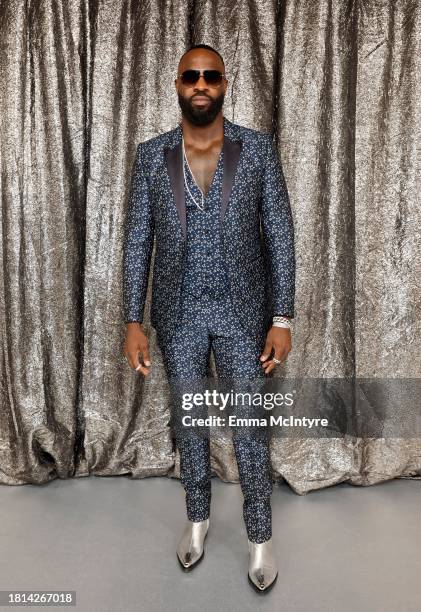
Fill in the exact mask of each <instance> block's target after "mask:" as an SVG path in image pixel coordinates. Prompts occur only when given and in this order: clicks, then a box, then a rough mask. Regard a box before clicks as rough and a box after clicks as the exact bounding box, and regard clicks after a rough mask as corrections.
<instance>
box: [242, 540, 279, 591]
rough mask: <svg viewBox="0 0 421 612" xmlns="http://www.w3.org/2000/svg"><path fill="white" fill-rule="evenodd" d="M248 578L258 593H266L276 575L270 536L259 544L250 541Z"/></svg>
mask: <svg viewBox="0 0 421 612" xmlns="http://www.w3.org/2000/svg"><path fill="white" fill-rule="evenodd" d="M248 547H249V570H248V579H249V581H250V583H251V585H252V586H253V587H254V588H255V589H256V590H257V591H259V593H267V591H269V589H270V588H271V587H272V586H273V585H274V584H275V580H276V578H277V577H278V570H277V567H276V559H275V555H274V552H273V546H272V538H270V540H267V541H266V542H262V543H261V544H257V543H256V542H250V540H248Z"/></svg>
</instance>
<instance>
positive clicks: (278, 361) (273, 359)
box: [272, 357, 282, 363]
mask: <svg viewBox="0 0 421 612" xmlns="http://www.w3.org/2000/svg"><path fill="white" fill-rule="evenodd" d="M272 361H273V363H282V361H281V360H280V359H276V357H273V358H272Z"/></svg>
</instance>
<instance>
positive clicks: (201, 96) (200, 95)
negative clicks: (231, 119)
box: [190, 94, 212, 100]
mask: <svg viewBox="0 0 421 612" xmlns="http://www.w3.org/2000/svg"><path fill="white" fill-rule="evenodd" d="M195 98H207V99H208V100H212V98H210V97H209V96H207V95H206V94H195V95H194V96H192V97H191V98H190V100H194V99H195Z"/></svg>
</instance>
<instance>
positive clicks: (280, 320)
mask: <svg viewBox="0 0 421 612" xmlns="http://www.w3.org/2000/svg"><path fill="white" fill-rule="evenodd" d="M272 325H273V327H287V328H288V329H292V323H291V321H290V319H288V317H281V316H275V317H272Z"/></svg>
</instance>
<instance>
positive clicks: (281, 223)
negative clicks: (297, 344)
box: [261, 134, 295, 317]
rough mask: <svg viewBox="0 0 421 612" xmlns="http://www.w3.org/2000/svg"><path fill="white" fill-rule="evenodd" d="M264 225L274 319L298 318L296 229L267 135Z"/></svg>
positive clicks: (271, 144)
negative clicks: (280, 316) (280, 315)
mask: <svg viewBox="0 0 421 612" xmlns="http://www.w3.org/2000/svg"><path fill="white" fill-rule="evenodd" d="M261 222H262V229H263V236H264V242H265V248H266V251H267V255H268V266H269V274H270V279H271V283H272V293H273V312H272V316H274V315H275V314H283V315H286V316H290V317H294V296H295V252H294V226H293V219H292V213H291V207H290V203H289V196H288V191H287V187H286V184H285V178H284V174H283V171H282V166H281V162H280V160H279V156H278V152H277V149H276V146H275V144H274V142H273V139H272V136H271V135H270V134H268V135H267V155H266V164H265V169H264V179H263V189H262V200H261Z"/></svg>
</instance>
